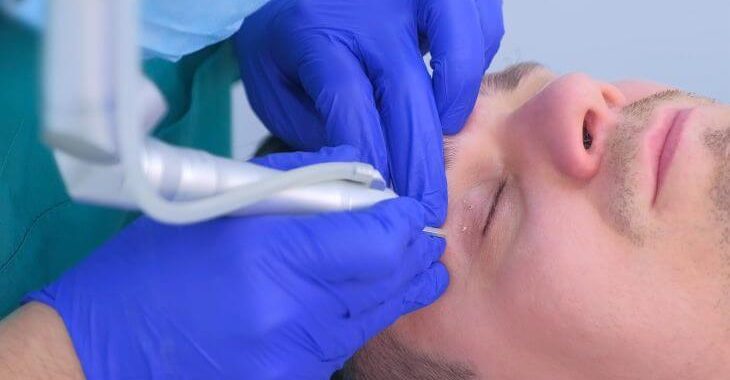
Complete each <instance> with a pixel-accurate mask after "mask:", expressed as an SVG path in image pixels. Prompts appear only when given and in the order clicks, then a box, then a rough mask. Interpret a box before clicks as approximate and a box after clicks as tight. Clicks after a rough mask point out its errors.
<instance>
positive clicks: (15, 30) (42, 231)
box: [0, 13, 239, 318]
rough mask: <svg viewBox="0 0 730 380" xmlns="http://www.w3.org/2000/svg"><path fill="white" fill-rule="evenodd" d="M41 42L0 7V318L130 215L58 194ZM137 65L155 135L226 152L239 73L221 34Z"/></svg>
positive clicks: (61, 190) (60, 184)
mask: <svg viewBox="0 0 730 380" xmlns="http://www.w3.org/2000/svg"><path fill="white" fill-rule="evenodd" d="M41 42H42V41H41V38H40V36H39V35H38V34H37V32H35V31H33V30H30V29H28V28H26V27H24V26H22V25H20V24H18V23H17V22H15V21H13V20H11V19H9V18H7V17H6V16H3V15H2V14H1V13H0V49H1V51H2V52H3V58H2V59H0V318H2V317H4V316H5V315H7V314H8V313H10V312H11V311H12V310H13V309H15V308H16V307H17V306H18V302H19V300H20V298H21V297H22V296H23V295H24V294H25V293H26V292H28V291H30V290H33V289H37V288H39V287H41V286H43V285H44V284H46V283H48V282H50V281H52V280H53V279H55V278H56V277H57V276H59V275H60V274H61V273H62V272H63V271H64V270H66V269H67V268H69V267H71V266H72V265H74V264H75V263H76V262H78V261H79V260H81V259H83V258H84V257H85V256H86V255H87V254H89V253H90V252H91V251H92V250H93V249H94V248H96V247H98V246H99V245H100V244H102V243H103V242H104V241H105V240H107V239H109V238H110V237H111V236H113V235H114V234H115V233H117V232H118V231H119V230H120V229H121V228H122V227H124V226H125V225H126V224H127V223H129V222H130V221H131V220H133V219H134V218H136V217H137V216H138V215H137V214H136V213H132V212H125V211H120V210H112V209H106V208H102V207H95V206H89V205H82V204H77V203H74V202H73V201H71V200H70V199H69V196H68V194H66V191H65V188H64V185H63V182H62V180H61V177H60V175H59V172H58V169H57V167H56V164H55V161H54V160H53V156H52V154H51V152H50V151H49V149H48V148H47V147H46V146H44V145H43V144H42V143H41V141H40V140H39V131H40V127H41V120H42V115H41V112H42V110H41V95H42V94H41V78H40V68H41V63H42V62H41ZM144 69H145V72H146V74H147V76H148V77H150V78H151V79H152V80H153V81H155V83H156V84H157V85H158V87H159V88H160V89H161V91H162V93H163V94H164V96H165V98H166V99H167V102H168V108H169V113H168V115H167V116H166V117H165V119H164V120H163V121H162V122H161V123H160V125H159V127H158V128H157V129H156V131H155V134H156V135H157V136H158V137H160V138H161V139H163V140H165V141H168V142H171V143H175V144H178V145H183V146H188V147H195V148H200V149H204V150H207V151H209V152H211V153H213V154H217V155H222V156H229V155H230V150H231V143H230V115H231V112H230V111H231V110H230V107H231V101H230V92H231V91H230V89H231V85H232V84H233V82H234V81H236V80H237V79H238V77H239V76H238V68H237V65H236V62H235V57H234V55H233V52H232V47H231V45H230V43H228V42H223V43H220V44H217V45H214V46H211V47H208V48H206V49H204V50H202V51H199V52H197V53H195V54H192V55H190V56H187V57H185V58H183V59H182V60H180V61H178V62H176V63H171V62H167V61H162V60H152V61H148V62H145V67H144Z"/></svg>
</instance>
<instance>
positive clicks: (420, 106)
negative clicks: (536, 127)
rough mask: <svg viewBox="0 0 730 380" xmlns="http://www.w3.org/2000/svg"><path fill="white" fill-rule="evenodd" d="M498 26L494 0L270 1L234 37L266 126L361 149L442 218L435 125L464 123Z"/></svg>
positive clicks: (311, 143) (431, 219)
mask: <svg viewBox="0 0 730 380" xmlns="http://www.w3.org/2000/svg"><path fill="white" fill-rule="evenodd" d="M503 34H504V28H503V24H502V1H501V0H348V1H342V0H308V1H304V0H298V1H297V0H271V1H270V2H269V3H267V4H266V5H264V6H263V7H262V8H261V9H259V10H258V11H257V12H255V13H254V14H252V15H250V16H249V17H248V18H246V20H245V21H244V23H243V25H242V27H241V30H240V31H239V32H238V33H237V34H236V35H235V37H234V40H235V43H236V49H237V55H238V58H239V66H240V69H241V76H242V78H243V81H244V82H245V87H246V91H247V94H248V99H249V101H250V102H251V105H252V107H253V109H254V111H256V113H257V114H258V116H259V117H260V118H261V120H262V121H263V122H264V124H265V125H266V126H267V127H268V128H269V130H271V131H272V132H273V133H274V134H275V135H277V136H278V137H280V138H281V139H283V140H284V141H285V142H286V143H288V144H289V145H291V146H292V147H295V148H297V149H301V150H317V149H319V148H320V147H322V146H324V145H341V144H349V145H353V146H356V147H358V148H359V149H360V150H361V151H362V152H363V159H364V160H365V161H367V162H369V163H371V164H373V165H374V166H375V167H376V168H377V169H378V170H380V171H381V173H383V176H384V177H385V178H386V179H392V183H393V185H394V188H395V190H396V192H398V193H399V194H402V195H409V196H412V197H415V198H418V199H420V200H422V201H423V203H424V204H425V205H426V208H427V211H428V215H427V220H428V223H429V224H430V225H434V226H440V225H441V224H442V222H443V219H444V217H445V214H446V182H445V176H444V169H443V152H442V132H443V133H446V134H453V133H456V132H458V131H459V130H460V129H461V128H462V126H463V125H464V122H465V120H466V118H467V117H468V116H469V114H470V113H471V111H472V109H473V107H474V103H475V101H476V97H477V94H478V92H479V86H480V82H481V79H482V75H483V73H484V71H485V70H486V68H487V66H489V63H490V62H491V60H492V58H493V56H494V55H495V53H496V52H497V49H498V47H499V43H500V41H501V38H502V35H503ZM419 42H420V43H419ZM427 50H428V51H430V52H431V55H432V60H431V66H432V68H433V70H434V72H433V79H431V78H430V77H429V76H428V73H427V70H426V67H425V65H424V63H423V59H422V56H421V53H422V51H427Z"/></svg>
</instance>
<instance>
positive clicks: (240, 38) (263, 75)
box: [233, 14, 327, 151]
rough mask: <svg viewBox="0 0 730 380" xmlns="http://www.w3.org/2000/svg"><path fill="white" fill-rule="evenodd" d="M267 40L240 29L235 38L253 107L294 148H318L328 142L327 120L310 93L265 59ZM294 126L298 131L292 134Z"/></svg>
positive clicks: (252, 19)
mask: <svg viewBox="0 0 730 380" xmlns="http://www.w3.org/2000/svg"><path fill="white" fill-rule="evenodd" d="M258 16H259V15H258V14H254V15H252V16H250V17H249V18H247V19H246V21H245V23H255V22H263V21H262V20H260V19H259V18H260V17H258ZM243 29H245V28H242V30H243ZM263 40H264V39H263V38H255V36H249V35H247V34H246V33H242V32H240V31H239V32H238V33H236V34H235V35H234V38H233V42H234V48H235V49H236V55H237V56H238V58H239V59H238V68H239V71H240V73H241V79H242V80H243V83H244V89H245V90H246V96H247V98H248V102H249V103H250V105H251V108H252V109H253V110H254V112H255V113H256V115H257V116H258V117H259V119H261V121H262V122H263V124H264V125H265V126H266V128H267V129H268V130H269V131H270V132H271V133H273V134H274V135H276V136H277V137H279V138H281V139H282V140H284V142H286V143H287V144H288V145H289V146H291V147H294V148H296V149H300V150H309V151H314V150H317V149H319V148H321V147H322V146H325V145H327V144H326V139H325V135H324V129H323V123H322V121H321V119H320V118H319V116H318V115H317V112H316V109H315V108H314V103H313V102H312V100H311V99H310V98H309V95H307V93H306V92H304V90H303V89H302V88H301V86H299V85H295V84H294V83H292V82H291V80H290V79H289V78H288V77H287V76H286V75H284V73H282V72H281V71H280V70H278V68H277V67H276V66H274V67H272V65H271V64H270V63H269V62H268V61H266V60H264V59H262V58H261V57H267V56H268V52H267V50H266V49H267V47H266V46H261V45H262V43H263V42H264V41H263ZM294 126H296V129H295V132H296V133H292V130H293V127H294Z"/></svg>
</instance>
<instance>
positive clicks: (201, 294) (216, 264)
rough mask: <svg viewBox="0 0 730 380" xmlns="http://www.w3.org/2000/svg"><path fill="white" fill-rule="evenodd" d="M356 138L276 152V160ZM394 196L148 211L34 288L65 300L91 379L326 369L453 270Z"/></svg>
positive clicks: (419, 220)
mask: <svg viewBox="0 0 730 380" xmlns="http://www.w3.org/2000/svg"><path fill="white" fill-rule="evenodd" d="M355 157H357V154H356V151H355V150H354V149H347V148H345V149H335V150H332V149H326V150H324V151H323V152H322V153H320V154H313V153H310V154H303V153H296V154H285V155H274V156H270V157H267V158H265V159H261V160H258V161H259V162H261V163H265V164H268V165H271V166H274V167H278V168H290V167H295V166H299V165H301V164H304V163H313V162H321V161H332V160H336V161H351V160H352V159H353V158H355ZM424 215H425V212H424V209H423V207H422V206H421V205H420V204H419V203H418V202H417V201H415V200H413V199H409V198H399V199H395V200H391V201H385V202H382V203H380V204H378V205H376V206H374V207H372V208H371V209H368V210H365V211H361V212H354V213H331V214H322V215H310V216H290V217H286V216H265V217H246V218H223V219H218V220H215V221H211V222H206V223H201V224H195V225H188V226H166V225H161V224H158V223H156V222H153V221H152V220H150V219H147V218H141V219H139V220H138V221H136V222H135V223H133V224H132V225H130V226H129V227H128V228H127V229H126V230H124V231H123V232H121V233H120V234H119V235H118V236H117V237H116V238H114V239H112V240H110V241H109V242H107V243H106V244H105V245H104V246H102V247H101V248H99V249H98V250H97V251H96V252H94V253H93V254H92V255H91V256H90V257H89V258H88V259H86V260H85V261H83V262H82V263H81V264H80V265H78V266H77V267H75V268H74V269H72V270H70V271H68V272H67V273H65V274H64V275H63V276H62V277H61V278H60V279H59V280H58V281H56V282H55V283H53V284H51V285H50V286H48V287H46V288H45V289H43V290H41V291H39V292H34V293H31V294H30V295H29V296H28V297H27V300H37V301H41V302H44V303H46V304H48V305H50V306H51V307H53V308H54V309H56V310H57V311H58V313H59V314H60V316H61V317H62V318H63V320H64V322H65V325H66V327H67V329H68V331H69V334H70V336H71V339H72V341H73V344H74V347H75V349H76V353H77V354H78V357H79V359H80V361H81V363H82V366H83V369H84V372H85V374H86V376H87V377H88V378H92V379H119V378H125V379H149V378H172V379H178V378H195V379H222V378H226V379H228V378H238V379H327V378H328V376H329V375H330V374H331V373H332V372H333V371H334V370H335V369H337V368H340V367H341V366H342V364H343V362H344V361H345V360H346V359H347V358H348V357H349V356H350V355H352V354H353V353H354V352H355V351H356V350H357V349H358V348H359V347H360V346H361V345H363V344H364V343H365V342H366V341H367V340H368V339H369V338H371V337H372V336H374V335H375V334H377V333H378V332H379V331H381V330H383V329H384V328H386V327H387V326H388V325H389V324H391V323H392V322H394V321H395V320H396V319H397V318H398V317H399V316H400V315H402V314H404V313H408V312H410V311H413V310H415V309H417V308H419V307H422V306H424V305H427V304H429V303H431V302H433V301H434V300H435V299H436V298H437V297H438V296H439V295H440V294H441V293H442V292H443V291H444V288H445V287H446V285H447V282H448V275H447V272H446V270H445V268H444V266H443V265H442V264H441V263H439V262H438V260H439V257H440V255H441V252H442V250H443V248H444V241H443V240H442V239H438V238H433V237H430V236H427V235H426V234H424V233H422V232H421V229H422V228H423V227H424V226H425V221H424Z"/></svg>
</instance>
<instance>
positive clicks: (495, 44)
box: [474, 0, 504, 70]
mask: <svg viewBox="0 0 730 380" xmlns="http://www.w3.org/2000/svg"><path fill="white" fill-rule="evenodd" d="M474 1H475V2H476V5H477V9H478V10H479V21H480V24H481V27H482V35H483V36H484V70H487V69H488V68H489V65H490V64H491V63H492V59H494V56H495V55H497V51H498V50H499V46H500V44H501V43H502V37H504V19H503V16H502V0H474Z"/></svg>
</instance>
